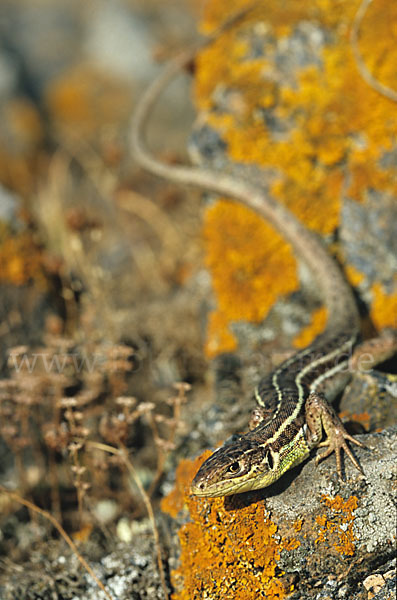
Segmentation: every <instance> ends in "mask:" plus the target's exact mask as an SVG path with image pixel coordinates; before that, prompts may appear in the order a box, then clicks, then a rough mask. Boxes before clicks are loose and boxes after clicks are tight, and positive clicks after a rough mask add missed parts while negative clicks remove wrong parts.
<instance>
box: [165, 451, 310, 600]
mask: <svg viewBox="0 0 397 600" xmlns="http://www.w3.org/2000/svg"><path fill="white" fill-rule="evenodd" d="M207 456H208V453H205V454H204V455H203V456H202V457H199V459H196V460H195V461H186V460H185V461H182V463H181V464H180V466H179V467H178V471H177V482H176V487H175V489H174V490H173V491H172V492H171V494H169V495H168V496H167V497H166V498H165V499H164V500H163V501H162V509H163V510H164V511H166V512H168V513H169V514H171V515H172V516H175V515H176V514H177V513H178V512H179V511H181V510H182V508H183V507H185V510H186V511H188V512H189V515H190V521H189V522H187V523H185V524H184V525H182V527H181V529H180V531H179V539H180V544H181V556H180V566H179V567H178V568H177V569H176V570H174V571H173V572H172V574H171V579H172V583H173V586H174V589H175V590H176V591H175V593H174V594H173V596H172V598H173V600H194V599H199V598H200V599H201V598H203V597H204V598H222V599H225V600H226V599H230V600H231V599H233V598H239V599H240V600H251V599H252V598H267V599H268V600H276V599H277V600H281V599H282V598H284V597H285V596H286V594H287V592H289V591H291V589H288V590H285V588H284V585H283V584H282V582H281V580H280V578H279V575H280V573H277V569H276V567H277V561H278V559H279V557H280V552H281V550H292V549H294V548H297V547H298V545H299V542H298V541H297V540H295V539H293V538H291V539H286V540H284V539H282V538H280V536H278V535H277V536H276V533H277V526H276V524H275V523H274V522H273V521H272V520H271V519H270V516H269V514H268V513H267V512H266V510H265V508H264V503H263V502H258V503H252V504H249V505H248V506H246V505H245V504H244V502H243V501H242V500H241V499H240V498H239V497H238V496H236V497H234V499H233V502H234V504H233V507H230V506H229V507H227V508H226V507H225V499H224V498H214V499H208V500H206V499H200V498H195V497H192V496H189V492H188V488H189V484H190V482H191V481H192V479H193V477H194V475H195V474H196V472H197V469H198V466H199V464H200V463H201V462H202V460H203V458H204V457H207Z"/></svg>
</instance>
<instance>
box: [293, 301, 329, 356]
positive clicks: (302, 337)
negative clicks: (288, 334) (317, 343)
mask: <svg viewBox="0 0 397 600" xmlns="http://www.w3.org/2000/svg"><path fill="white" fill-rule="evenodd" d="M327 318H328V312H327V309H326V308H324V307H322V308H319V309H318V310H316V311H314V313H313V314H312V319H311V323H310V325H308V326H307V327H305V329H302V331H301V332H300V333H299V335H297V336H296V337H295V338H294V342H293V343H294V346H295V347H296V348H305V346H308V345H309V344H310V343H311V342H312V341H313V340H314V338H315V337H316V336H317V335H318V334H319V333H321V332H322V331H323V329H324V327H325V324H326V322H327Z"/></svg>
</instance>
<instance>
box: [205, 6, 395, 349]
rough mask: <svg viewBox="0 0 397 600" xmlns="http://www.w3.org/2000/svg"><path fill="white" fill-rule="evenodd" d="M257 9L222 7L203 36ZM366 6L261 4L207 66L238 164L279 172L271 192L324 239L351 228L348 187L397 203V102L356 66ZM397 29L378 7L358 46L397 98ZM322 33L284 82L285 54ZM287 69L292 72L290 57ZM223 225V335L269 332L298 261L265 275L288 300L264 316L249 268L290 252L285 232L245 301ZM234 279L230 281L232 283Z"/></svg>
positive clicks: (208, 91)
mask: <svg viewBox="0 0 397 600" xmlns="http://www.w3.org/2000/svg"><path fill="white" fill-rule="evenodd" d="M375 4H376V8H375ZM248 5H249V0H239V1H238V2H236V3H230V2H229V1H228V0H211V1H210V2H208V3H207V5H206V9H205V11H204V19H203V28H204V29H205V30H206V31H208V30H210V29H213V28H214V27H216V26H218V25H220V23H222V22H224V21H225V19H226V18H227V17H228V16H230V15H231V14H235V13H236V12H238V10H239V9H240V8H242V7H244V6H248ZM359 5H360V0H355V1H354V2H344V1H342V0H335V1H332V2H330V1H329V0H302V1H301V2H299V3H298V2H296V1H295V0H286V2H284V3H283V7H282V8H281V7H280V3H279V2H278V1H277V0H269V2H266V3H258V6H257V7H256V8H255V10H254V11H253V12H252V13H251V14H250V15H248V16H247V17H245V18H244V20H243V22H242V23H239V24H238V25H236V26H235V27H234V28H233V29H232V30H230V31H228V32H227V33H225V34H222V35H221V36H220V37H219V39H218V40H217V41H216V43H214V44H212V45H210V46H209V47H207V48H206V49H205V50H204V51H203V52H202V54H201V56H200V57H199V59H198V62H197V76H196V88H195V97H196V102H197V105H198V106H199V107H200V108H201V109H204V110H205V114H206V115H207V122H208V124H209V125H210V126H211V127H214V128H216V129H217V130H218V131H219V132H220V134H221V136H222V138H223V139H224V140H225V142H226V143H227V148H228V155H229V158H230V159H231V160H234V161H239V162H242V163H246V164H252V163H254V164H256V165H259V166H262V167H266V168H269V167H271V168H272V172H274V173H276V174H278V176H277V177H276V178H275V179H274V180H273V182H272V185H271V192H272V194H273V195H274V196H275V197H277V199H278V200H279V201H280V202H282V203H284V204H285V205H286V206H288V208H289V209H290V210H291V211H293V212H294V213H295V214H296V215H297V216H298V218H299V219H301V220H302V221H303V222H304V223H305V224H306V225H307V226H308V227H310V228H312V229H314V230H316V231H318V232H320V233H322V234H331V233H332V232H334V231H335V229H336V228H337V227H338V226H339V224H340V206H341V197H342V187H343V194H345V195H347V196H349V197H350V198H352V199H354V200H356V201H361V200H362V199H363V198H365V197H366V195H367V192H368V189H369V188H371V189H375V190H378V191H383V192H387V193H389V194H393V195H397V177H396V169H395V166H393V165H392V164H391V162H390V161H389V162H384V161H382V157H383V156H384V155H385V153H386V152H388V151H390V150H391V149H392V148H394V147H395V132H396V130H397V111H396V110H395V104H394V103H393V102H391V101H390V100H389V99H388V98H386V97H385V96H383V95H382V94H380V93H379V92H378V91H377V90H375V89H373V88H371V87H370V86H369V85H368V83H367V82H366V81H365V80H364V79H363V77H362V75H361V74H360V71H359V69H358V67H357V64H356V61H355V59H354V54H353V52H352V48H351V40H350V29H351V26H352V23H353V20H354V16H355V14H356V12H357V9H358V7H359ZM396 22H397V3H396V2H389V1H388V0H378V1H377V2H376V3H372V5H371V6H370V7H369V8H368V12H367V14H366V15H365V17H364V19H363V21H362V24H361V26H360V31H359V36H358V44H359V50H360V53H361V55H362V57H363V60H364V62H365V64H366V65H367V67H368V69H369V70H370V71H371V73H372V75H373V76H374V77H376V78H378V79H379V80H380V81H381V82H382V83H384V84H386V85H388V86H390V87H392V88H393V89H397V77H396V69H395V64H396V61H397V45H396V44H393V43H392V40H393V35H394V33H395V31H394V29H393V27H394V28H395V23H396ZM310 23H311V24H312V26H313V28H314V29H315V30H316V31H317V33H318V35H319V36H320V37H321V35H323V41H322V47H321V48H320V47H319V49H318V51H316V52H314V53H313V57H314V58H313V60H312V61H310V60H309V61H308V62H307V63H306V64H304V65H303V66H302V67H300V68H299V66H298V62H296V64H295V66H293V67H291V72H290V77H283V76H281V75H282V74H280V69H279V62H278V61H279V60H280V52H281V54H282V52H283V48H285V47H286V45H287V47H288V43H289V38H290V37H291V36H292V35H296V31H297V28H299V27H302V26H303V27H307V26H308V24H310ZM302 24H303V25H302ZM393 24H394V25H393ZM252 27H255V28H256V29H255V32H256V33H257V35H258V36H259V38H260V36H261V35H264V34H266V40H267V41H266V42H264V44H265V45H264V52H263V55H261V54H260V53H257V52H256V53H255V54H254V53H253V52H252V49H251V48H250V47H249V44H250V42H249V40H250V36H249V35H248V33H247V32H248V31H249V30H250V28H251V31H252ZM295 42H296V40H295ZM295 42H294V43H295ZM253 56H255V58H253ZM285 58H286V62H287V63H288V61H289V59H290V57H289V56H288V55H287V56H286V57H285ZM293 79H295V81H292V80H293ZM222 88H225V89H226V90H227V91H228V95H227V98H228V100H227V105H228V107H227V108H226V109H225V108H224V106H223V105H222V104H221V103H219V102H218V98H219V90H220V89H222ZM215 91H216V92H217V93H215ZM363 98H365V101H364V102H363ZM264 110H267V111H269V114H268V116H269V118H268V119H265V118H264ZM277 121H278V122H279V123H281V124H282V125H283V127H284V128H281V132H282V133H281V135H277V131H276V132H275V130H274V125H272V124H274V123H275V122H277ZM233 215H235V216H234V217H233ZM221 217H222V215H221V213H219V214H218V215H213V217H212V218H213V225H212V228H211V230H210V234H209V235H208V236H207V244H208V245H209V247H210V249H209V255H210V256H212V255H215V254H216V261H214V260H210V261H209V267H210V269H211V271H212V273H213V276H214V285H215V286H216V294H217V298H218V302H219V311H220V312H222V319H221V321H222V324H224V323H225V321H228V320H233V319H235V318H238V319H247V320H259V319H260V318H263V315H265V314H266V312H267V310H268V308H269V306H270V303H271V302H272V301H273V302H274V301H275V300H276V298H277V297H279V295H280V293H281V294H283V293H288V291H282V290H283V288H284V284H285V272H286V271H288V270H289V269H290V268H291V267H290V265H291V263H290V262H289V261H290V259H289V257H288V258H287V257H286V256H285V257H284V258H283V257H281V256H280V257H279V262H278V266H279V269H278V272H277V273H276V272H274V270H273V271H272V272H270V275H269V276H266V275H265V274H264V269H265V264H263V275H264V276H263V278H262V281H266V283H268V282H271V284H272V286H273V285H274V286H275V288H276V292H275V293H274V295H273V300H272V299H271V296H270V295H269V296H268V297H267V299H266V300H265V304H264V305H263V306H264V308H263V309H262V310H260V309H258V302H259V301H262V298H261V296H260V295H259V294H257V293H256V292H254V293H247V289H248V288H249V277H250V271H251V272H254V275H253V278H254V280H256V281H257V282H258V281H260V279H255V278H256V273H258V269H260V267H257V266H248V265H249V262H248V261H250V260H252V261H254V264H255V265H257V264H258V261H259V259H260V258H261V257H265V259H266V261H269V262H270V259H269V255H270V250H271V249H272V247H273V248H279V244H278V242H277V243H275V242H274V240H275V239H276V238H275V236H276V234H275V232H274V231H271V232H270V231H269V233H268V236H267V237H266V238H263V239H262V240H261V241H260V242H259V241H258V244H257V251H258V253H257V254H256V253H255V252H254V248H253V245H252V249H251V250H250V252H249V253H248V256H247V257H246V260H247V263H246V265H245V266H244V270H243V271H244V288H243V292H244V293H242V294H239V293H237V296H236V286H235V285H234V282H235V280H236V278H237V280H239V277H240V276H241V271H240V272H239V274H238V275H236V277H234V276H232V267H230V268H229V267H228V266H227V265H226V260H227V259H228V258H229V257H228V255H226V252H224V257H223V255H222V254H220V253H219V252H217V253H214V250H213V247H214V246H217V245H218V246H219V247H220V246H222V248H223V250H225V247H224V245H223V243H224V242H223V241H222V244H221V245H219V240H220V239H221V238H222V234H218V233H217V232H219V231H222V229H223V226H224V225H223V222H222V220H221ZM228 218H229V223H232V222H233V221H234V231H233V237H232V238H231V239H230V238H229V241H230V243H234V244H235V247H236V248H239V247H243V244H240V241H239V240H240V236H241V237H242V238H244V237H245V236H246V233H245V231H244V229H243V230H240V225H239V221H240V219H239V217H238V208H237V207H236V206H234V207H230V208H229V216H228ZM214 236H215V238H217V239H214ZM225 239H226V238H223V240H225ZM211 246H212V247H211ZM284 259H285V260H284ZM240 267H241V265H238V268H240ZM213 269H215V271H213ZM222 269H225V270H226V271H228V273H227V274H226V275H224V276H223V275H222V274H221V273H220V271H221V270H222ZM289 277H290V275H288V278H289ZM355 279H356V280H357V278H355ZM230 283H232V286H231V287H229V285H230ZM255 285H256V284H253V285H252V287H251V289H252V290H254V288H255ZM237 287H238V286H237ZM287 287H288V286H287ZM289 289H290V288H289ZM269 292H270V288H269ZM219 293H220V294H221V298H220V296H219ZM226 298H229V301H230V302H231V303H232V307H231V308H230V309H229V308H226ZM235 299H237V301H236V302H235ZM383 301H384V302H385V303H386V299H385V298H383V299H382V298H381V295H380V294H379V293H377V294H376V299H375V303H374V308H373V312H374V313H375V312H376V311H377V310H378V307H380V309H381V310H383V308H382V306H383V305H382V302H383ZM375 305H376V308H375ZM385 306H386V304H385ZM237 313H238V315H237V317H236V314H237ZM394 315H395V312H394ZM377 320H380V321H382V322H383V321H384V318H383V317H382V318H380V319H378V318H377V317H375V318H374V321H377ZM221 350H222V345H220V346H219V351H221Z"/></svg>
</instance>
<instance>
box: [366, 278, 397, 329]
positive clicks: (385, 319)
mask: <svg viewBox="0 0 397 600" xmlns="http://www.w3.org/2000/svg"><path fill="white" fill-rule="evenodd" d="M396 287H397V279H396ZM372 292H373V295H374V301H373V303H372V306H371V312H370V315H371V319H372V321H373V323H374V325H375V326H376V327H377V328H378V329H382V328H383V327H397V292H395V293H394V294H386V293H385V292H384V291H383V289H382V286H381V285H380V283H375V284H374V285H373V286H372Z"/></svg>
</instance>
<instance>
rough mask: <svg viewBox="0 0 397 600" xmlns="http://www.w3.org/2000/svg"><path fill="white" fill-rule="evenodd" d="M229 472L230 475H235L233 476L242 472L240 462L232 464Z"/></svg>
mask: <svg viewBox="0 0 397 600" xmlns="http://www.w3.org/2000/svg"><path fill="white" fill-rule="evenodd" d="M227 470H228V472H229V473H233V475H235V474H236V473H238V472H239V471H240V463H239V462H238V461H236V462H234V463H232V464H231V465H229V466H228V468H227Z"/></svg>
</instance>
